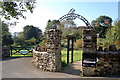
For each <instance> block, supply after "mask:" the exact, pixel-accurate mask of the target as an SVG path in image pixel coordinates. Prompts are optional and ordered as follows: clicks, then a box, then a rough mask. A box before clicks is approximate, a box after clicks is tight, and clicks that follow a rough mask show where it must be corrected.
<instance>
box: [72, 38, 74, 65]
mask: <svg viewBox="0 0 120 80" xmlns="http://www.w3.org/2000/svg"><path fill="white" fill-rule="evenodd" d="M73 44H74V39H72V51H71V63H73Z"/></svg>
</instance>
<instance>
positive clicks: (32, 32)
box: [23, 25, 42, 40]
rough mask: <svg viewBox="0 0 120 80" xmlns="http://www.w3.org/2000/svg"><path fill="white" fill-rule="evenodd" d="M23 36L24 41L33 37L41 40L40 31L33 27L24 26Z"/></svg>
mask: <svg viewBox="0 0 120 80" xmlns="http://www.w3.org/2000/svg"><path fill="white" fill-rule="evenodd" d="M23 35H24V38H25V40H29V39H31V38H33V37H34V38H35V39H37V40H40V38H42V30H41V29H39V28H37V27H34V26H33V25H26V26H25V27H24V30H23Z"/></svg>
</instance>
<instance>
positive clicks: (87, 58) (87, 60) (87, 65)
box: [82, 29, 97, 76]
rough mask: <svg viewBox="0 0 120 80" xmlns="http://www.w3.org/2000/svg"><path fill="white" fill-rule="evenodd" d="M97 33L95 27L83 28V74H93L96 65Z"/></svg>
mask: <svg viewBox="0 0 120 80" xmlns="http://www.w3.org/2000/svg"><path fill="white" fill-rule="evenodd" d="M96 50H97V33H96V30H94V29H85V30H83V59H82V66H83V75H84V76H91V75H92V76H93V75H95V73H94V70H95V67H96V57H97V54H96Z"/></svg>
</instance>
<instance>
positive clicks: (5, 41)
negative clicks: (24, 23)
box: [2, 22, 14, 46]
mask: <svg viewBox="0 0 120 80" xmlns="http://www.w3.org/2000/svg"><path fill="white" fill-rule="evenodd" d="M13 43H14V41H13V39H12V36H11V34H10V32H9V28H8V25H7V24H5V23H4V22H2V46H8V45H11V44H13Z"/></svg>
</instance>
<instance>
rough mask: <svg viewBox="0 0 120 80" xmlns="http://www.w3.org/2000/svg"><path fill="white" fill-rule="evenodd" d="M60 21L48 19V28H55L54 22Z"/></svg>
mask: <svg viewBox="0 0 120 80" xmlns="http://www.w3.org/2000/svg"><path fill="white" fill-rule="evenodd" d="M57 22H58V20H52V21H51V20H48V23H47V26H46V28H45V29H46V30H49V29H51V28H53V27H54V24H55V23H57Z"/></svg>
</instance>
